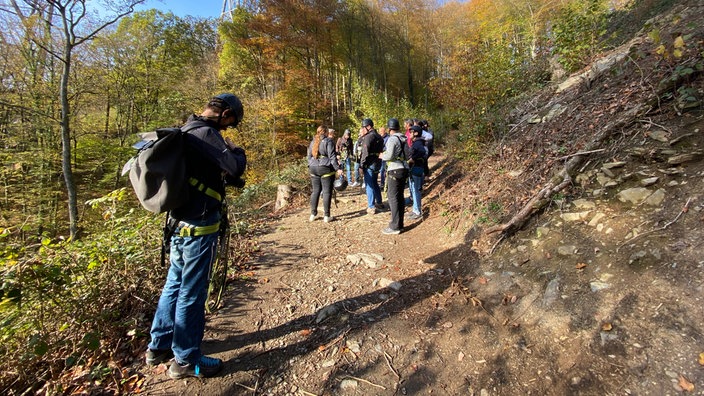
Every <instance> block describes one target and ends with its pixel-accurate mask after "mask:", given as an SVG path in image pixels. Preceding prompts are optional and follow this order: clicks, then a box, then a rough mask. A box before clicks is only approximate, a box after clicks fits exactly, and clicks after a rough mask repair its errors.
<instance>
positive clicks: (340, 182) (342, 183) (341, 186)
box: [332, 176, 347, 191]
mask: <svg viewBox="0 0 704 396" xmlns="http://www.w3.org/2000/svg"><path fill="white" fill-rule="evenodd" d="M332 187H333V188H334V189H335V191H345V189H346V188H347V180H346V179H345V178H344V177H343V176H340V177H339V178H337V179H335V183H333V185H332Z"/></svg>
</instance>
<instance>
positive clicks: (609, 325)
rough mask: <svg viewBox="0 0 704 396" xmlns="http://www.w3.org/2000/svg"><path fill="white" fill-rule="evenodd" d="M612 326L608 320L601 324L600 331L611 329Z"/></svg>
mask: <svg viewBox="0 0 704 396" xmlns="http://www.w3.org/2000/svg"><path fill="white" fill-rule="evenodd" d="M613 328H614V327H613V325H612V324H611V323H608V322H607V323H604V324H602V325H601V331H611V330H613Z"/></svg>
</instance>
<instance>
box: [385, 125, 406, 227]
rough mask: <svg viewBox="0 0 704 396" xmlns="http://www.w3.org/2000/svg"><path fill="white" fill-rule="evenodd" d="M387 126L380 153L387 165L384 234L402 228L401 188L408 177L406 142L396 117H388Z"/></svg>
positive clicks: (402, 202)
mask: <svg viewBox="0 0 704 396" xmlns="http://www.w3.org/2000/svg"><path fill="white" fill-rule="evenodd" d="M387 127H388V128H389V132H390V134H391V135H390V136H389V139H388V140H387V141H386V146H385V148H384V151H383V153H382V154H381V159H382V161H384V162H386V166H387V171H386V172H387V174H388V175H387V176H388V178H387V182H388V186H387V188H388V190H387V191H388V194H387V195H388V200H389V210H390V211H391V222H390V223H389V226H388V227H386V228H385V229H383V230H382V231H381V232H382V233H383V234H386V235H392V234H400V233H401V231H402V230H403V210H404V200H403V189H404V188H405V187H406V179H408V151H409V148H408V144H407V143H406V136H404V134H403V133H401V132H400V131H399V129H401V126H400V125H399V122H398V120H397V119H396V118H390V119H389V121H388V123H387Z"/></svg>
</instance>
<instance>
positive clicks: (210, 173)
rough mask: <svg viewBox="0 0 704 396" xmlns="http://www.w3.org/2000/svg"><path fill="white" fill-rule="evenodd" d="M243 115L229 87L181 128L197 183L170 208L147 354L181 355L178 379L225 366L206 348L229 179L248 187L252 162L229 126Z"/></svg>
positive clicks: (157, 358) (151, 357)
mask: <svg viewBox="0 0 704 396" xmlns="http://www.w3.org/2000/svg"><path fill="white" fill-rule="evenodd" d="M243 116H244V109H243V107H242V103H241V102H240V100H239V98H238V97H237V96H235V95H233V94H230V93H224V94H220V95H217V96H215V97H213V98H211V99H210V100H209V101H208V103H207V104H206V106H205V108H204V110H203V112H202V113H201V114H200V115H192V116H190V117H189V118H188V120H187V121H186V123H185V125H184V126H183V127H181V130H182V131H187V134H185V138H186V143H187V144H186V148H185V155H184V157H183V162H184V163H185V165H186V176H187V180H188V181H189V183H190V188H189V190H188V194H187V196H188V198H187V200H186V202H185V203H183V204H181V205H180V206H178V207H176V208H174V209H172V210H170V212H169V216H168V221H167V227H166V228H167V229H171V230H172V231H173V235H172V236H171V238H170V242H171V250H170V254H169V260H170V266H169V271H168V275H167V277H166V283H165V285H164V288H163V290H162V293H161V297H160V298H159V303H158V305H157V309H156V313H155V314H154V320H153V322H152V327H151V332H150V333H151V341H150V342H149V345H148V350H147V352H146V363H147V364H148V365H150V366H153V365H158V364H160V363H164V362H168V361H169V360H171V359H172V358H173V362H172V363H171V365H170V367H169V376H170V377H171V378H176V379H177V378H184V377H211V376H214V375H215V374H217V373H218V372H219V371H220V370H221V369H222V368H223V361H222V360H221V359H217V358H212V357H209V356H206V355H204V354H203V353H202V352H201V342H202V340H203V334H204V331H205V303H206V298H207V293H208V281H209V272H210V268H211V266H212V265H213V262H214V260H215V258H216V257H215V252H216V251H217V244H218V231H219V229H220V222H221V217H222V209H223V199H224V196H225V185H235V186H237V187H243V186H244V180H243V179H242V175H243V173H244V171H245V167H246V164H247V158H246V155H245V152H244V150H243V149H241V148H239V147H236V146H235V145H234V144H233V143H232V142H231V141H230V140H229V139H224V138H223V136H222V134H221V132H222V131H224V130H225V129H227V128H228V127H236V126H237V125H238V124H239V123H240V121H241V120H242V117H243ZM130 176H132V175H130ZM133 184H134V183H133ZM222 221H224V219H222Z"/></svg>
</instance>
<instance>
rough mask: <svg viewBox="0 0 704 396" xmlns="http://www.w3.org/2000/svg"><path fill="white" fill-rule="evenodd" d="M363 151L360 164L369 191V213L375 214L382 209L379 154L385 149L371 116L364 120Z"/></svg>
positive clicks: (367, 191)
mask: <svg viewBox="0 0 704 396" xmlns="http://www.w3.org/2000/svg"><path fill="white" fill-rule="evenodd" d="M362 129H363V130H364V136H363V137H362V153H361V155H360V164H361V167H362V170H363V172H364V184H365V186H366V193H367V214H375V213H377V211H378V210H380V209H382V208H383V207H384V206H383V205H382V200H381V188H380V187H379V171H380V170H381V159H380V158H379V155H380V154H381V152H382V151H384V140H383V139H382V137H381V136H379V134H378V133H377V132H376V129H374V122H373V121H372V120H371V119H370V118H365V119H364V120H362Z"/></svg>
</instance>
